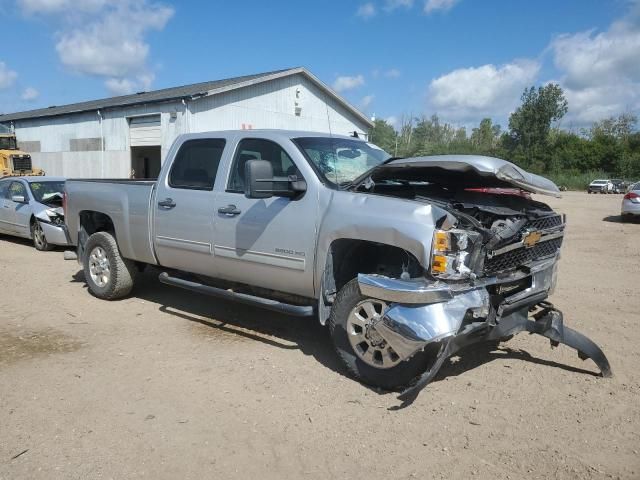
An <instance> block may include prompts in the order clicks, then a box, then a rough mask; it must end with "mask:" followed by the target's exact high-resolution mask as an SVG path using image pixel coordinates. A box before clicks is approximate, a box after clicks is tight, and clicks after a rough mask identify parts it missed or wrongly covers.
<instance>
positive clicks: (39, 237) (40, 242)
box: [31, 219, 53, 252]
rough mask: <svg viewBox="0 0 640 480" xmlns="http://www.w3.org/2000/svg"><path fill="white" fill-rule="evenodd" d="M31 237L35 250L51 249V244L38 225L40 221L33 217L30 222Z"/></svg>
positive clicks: (44, 250)
mask: <svg viewBox="0 0 640 480" xmlns="http://www.w3.org/2000/svg"><path fill="white" fill-rule="evenodd" d="M31 238H32V240H33V246H34V247H35V249H36V250H39V251H41V252H46V251H49V250H52V249H53V246H52V245H50V244H49V242H47V237H45V235H44V231H43V230H42V225H40V222H39V221H38V220H35V219H34V220H33V221H32V222H31Z"/></svg>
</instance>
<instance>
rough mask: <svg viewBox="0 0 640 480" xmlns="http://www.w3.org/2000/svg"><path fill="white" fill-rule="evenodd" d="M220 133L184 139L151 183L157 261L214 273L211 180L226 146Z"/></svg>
mask: <svg viewBox="0 0 640 480" xmlns="http://www.w3.org/2000/svg"><path fill="white" fill-rule="evenodd" d="M226 143H227V142H226V139H224V138H192V139H187V140H185V141H184V142H183V143H182V144H181V145H180V146H179V147H178V151H177V153H176V154H175V157H174V160H173V163H172V164H171V166H170V169H169V171H168V172H166V173H163V174H162V176H161V177H160V179H159V180H158V184H157V187H156V188H157V192H156V196H155V199H154V200H155V203H154V204H153V205H152V206H151V208H152V209H153V212H154V216H153V222H154V228H153V242H154V247H155V251H156V255H157V257H158V260H159V262H160V265H162V266H164V267H170V268H176V269H179V270H185V271H188V272H194V273H200V274H203V275H210V276H213V275H215V268H214V264H213V255H212V253H213V247H212V245H213V235H214V232H213V226H214V222H215V221H216V215H215V213H214V212H215V210H214V185H215V183H216V180H217V177H218V167H219V165H220V160H221V159H222V155H223V153H224V150H225V146H226Z"/></svg>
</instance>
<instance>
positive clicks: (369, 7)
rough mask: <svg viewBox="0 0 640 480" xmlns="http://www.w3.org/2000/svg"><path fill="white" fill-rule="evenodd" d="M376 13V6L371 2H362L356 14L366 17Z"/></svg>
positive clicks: (373, 15)
mask: <svg viewBox="0 0 640 480" xmlns="http://www.w3.org/2000/svg"><path fill="white" fill-rule="evenodd" d="M376 13H377V12H376V7H375V5H374V4H373V3H364V4H362V5H360V6H359V7H358V10H357V12H356V15H357V16H359V17H362V18H365V19H367V18H371V17H375V15H376Z"/></svg>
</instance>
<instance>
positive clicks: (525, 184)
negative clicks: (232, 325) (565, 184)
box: [370, 155, 561, 197]
mask: <svg viewBox="0 0 640 480" xmlns="http://www.w3.org/2000/svg"><path fill="white" fill-rule="evenodd" d="M370 176H371V178H372V179H373V180H375V181H379V180H408V181H425V182H433V183H437V184H439V185H442V186H447V187H454V188H460V189H464V188H480V187H495V188H520V189H522V190H525V191H527V192H531V193H540V194H543V195H552V196H554V197H560V196H561V195H560V190H559V189H558V187H557V186H556V184H555V183H553V182H552V181H551V180H549V179H547V178H544V177H541V176H540V175H535V174H533V173H529V172H527V171H525V170H523V169H521V168H520V167H518V166H517V165H514V164H513V163H511V162H507V161H506V160H500V159H499V158H492V157H483V156H480V155H435V156H429V157H414V158H402V159H398V160H392V161H391V162H389V163H386V164H383V165H380V166H378V167H376V168H375V169H373V171H372V172H371V175H370Z"/></svg>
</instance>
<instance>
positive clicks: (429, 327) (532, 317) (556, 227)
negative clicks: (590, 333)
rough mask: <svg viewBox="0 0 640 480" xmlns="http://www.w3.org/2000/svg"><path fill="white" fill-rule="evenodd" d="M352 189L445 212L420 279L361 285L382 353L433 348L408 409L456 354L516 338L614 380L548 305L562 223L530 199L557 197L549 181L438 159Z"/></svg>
mask: <svg viewBox="0 0 640 480" xmlns="http://www.w3.org/2000/svg"><path fill="white" fill-rule="evenodd" d="M355 189H356V190H357V191H360V192H368V193H372V194H377V195H383V196H392V197H400V198H403V199H407V200H411V201H414V202H419V203H423V204H425V205H431V206H433V207H434V208H435V207H437V211H438V212H442V215H441V216H440V217H439V218H435V219H434V223H435V228H434V231H433V236H432V239H431V240H432V241H431V251H430V265H429V266H428V267H427V268H426V269H425V272H424V275H423V276H421V277H419V278H391V277H389V276H384V275H378V274H360V275H359V276H358V286H359V289H360V292H361V294H362V295H363V296H365V297H370V298H374V299H380V300H382V301H383V302H384V305H385V309H384V312H380V314H379V315H377V316H376V318H375V321H373V322H371V323H370V324H368V326H367V330H366V335H369V337H370V338H374V339H375V341H376V342H378V344H381V343H382V344H384V346H385V347H386V348H387V350H386V354H389V352H391V353H390V354H391V355H392V356H393V357H396V356H397V359H399V360H402V361H406V360H409V359H411V358H412V357H414V356H415V355H417V354H419V353H420V352H422V351H424V350H425V349H426V348H431V347H434V346H435V347H436V348H437V352H438V353H437V355H436V356H435V359H434V361H433V362H431V364H430V366H429V368H428V370H427V371H425V372H424V373H423V374H422V375H421V376H419V377H418V378H417V379H416V380H414V382H413V383H412V384H411V385H410V386H409V387H408V388H406V389H405V390H404V391H403V392H402V393H401V394H400V397H399V398H400V399H401V400H403V401H404V402H405V404H408V403H411V402H412V401H413V399H415V397H416V396H417V394H418V393H419V391H420V390H421V389H422V388H424V387H425V386H426V385H427V384H428V383H429V382H430V381H431V380H432V379H433V378H434V377H435V375H436V374H437V373H438V370H439V369H440V367H441V366H442V365H443V363H444V361H445V360H446V359H447V358H449V357H451V356H452V355H453V354H455V353H456V352H457V351H459V350H461V349H462V348H464V347H467V346H469V345H471V344H475V343H479V342H494V343H495V342H499V341H501V340H505V339H508V338H510V337H511V336H512V335H514V334H516V333H518V332H529V333H535V334H538V335H542V336H544V337H547V338H548V339H549V340H550V342H551V345H552V346H557V345H559V344H565V345H567V346H569V347H571V348H574V349H575V350H577V352H578V355H579V356H580V358H581V359H583V360H584V359H586V358H590V359H592V360H593V361H594V362H595V364H596V365H597V366H598V368H599V369H600V372H601V374H602V376H604V377H609V376H611V368H610V366H609V362H608V361H607V358H606V356H605V355H604V353H603V352H602V351H601V349H600V348H599V347H598V346H597V345H596V344H595V343H593V342H592V341H591V340H589V339H588V338H586V337H585V336H583V335H581V334H580V333H578V332H576V331H574V330H572V329H570V328H568V327H566V326H565V325H564V322H563V315H562V312H560V311H559V310H557V309H556V308H555V307H554V306H553V305H552V304H550V303H549V302H548V301H547V299H548V297H549V296H550V295H551V294H552V293H553V291H554V288H555V285H556V277H557V267H558V261H559V258H560V249H561V246H562V242H563V238H564V234H565V225H566V222H565V217H564V216H563V215H560V214H558V213H556V212H554V211H553V210H552V209H551V208H550V207H548V206H547V205H546V204H544V203H541V202H538V201H535V200H533V199H532V198H531V194H532V193H537V194H545V195H553V196H560V194H559V191H558V189H557V187H556V186H555V185H554V184H553V182H551V181H549V180H547V179H545V178H543V177H539V176H536V175H533V174H530V173H528V172H525V171H524V170H522V169H520V168H518V167H517V166H515V165H513V164H511V163H509V162H506V161H503V160H499V159H495V158H489V157H478V156H437V157H422V158H412V159H400V160H394V161H391V162H389V163H387V164H385V165H382V166H380V167H378V168H376V169H374V170H373V171H372V172H371V173H370V174H368V175H367V176H366V178H363V179H361V180H360V181H359V183H358V184H357V185H356V186H355ZM405 277H407V276H406V275H405ZM374 314H375V312H374ZM369 343H371V342H370V341H369Z"/></svg>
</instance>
